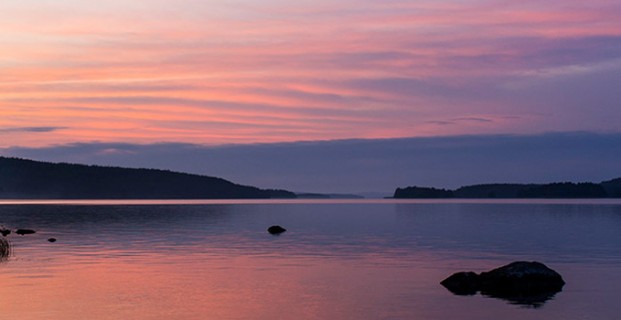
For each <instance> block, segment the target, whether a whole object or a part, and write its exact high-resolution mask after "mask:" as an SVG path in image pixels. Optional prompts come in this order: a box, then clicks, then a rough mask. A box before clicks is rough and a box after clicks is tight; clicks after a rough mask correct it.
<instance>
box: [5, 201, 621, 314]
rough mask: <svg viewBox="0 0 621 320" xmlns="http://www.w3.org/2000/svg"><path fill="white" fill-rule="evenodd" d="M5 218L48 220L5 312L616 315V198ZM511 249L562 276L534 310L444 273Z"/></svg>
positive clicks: (187, 207) (114, 206) (14, 209)
mask: <svg viewBox="0 0 621 320" xmlns="http://www.w3.org/2000/svg"><path fill="white" fill-rule="evenodd" d="M274 224H279V225H282V226H284V227H285V228H287V229H288V231H287V232H286V233H284V234H282V235H280V236H272V235H269V234H268V233H267V232H266V228H267V227H268V226H270V225H274ZM0 225H4V226H6V227H10V228H13V229H14V228H32V229H36V230H37V233H36V234H34V235H26V236H17V235H15V234H11V235H10V236H9V237H8V239H9V240H10V241H11V244H12V249H13V251H12V255H11V256H10V258H9V259H8V260H4V261H1V262H0V310H1V312H2V316H3V318H6V319H9V318H11V319H22V320H23V319H336V320H338V319H520V320H522V319H564V320H571V319H580V320H584V319H599V320H601V319H619V318H620V317H621V303H619V295H618V293H619V291H620V290H621V201H610V200H609V201H596V200H585V201H580V200H567V201H562V200H558V201H554V200H547V201H536V202H535V201H530V202H529V201H391V200H377V201H360V200H358V201H356V200H353V201H193V202H183V201H174V202H166V201H163V202H144V201H137V202H131V201H130V202H127V201H126V202H116V203H115V202H106V201H99V202H89V201H83V202H73V203H67V202H58V203H53V202H41V203H37V204H33V203H31V202H21V203H20V202H10V201H4V202H0ZM50 237H54V238H57V239H58V241H57V242H56V243H49V242H47V239H48V238H50ZM516 260H528V261H532V260H536V261H541V262H543V263H545V264H546V265H548V266H549V267H551V268H552V269H555V270H556V271H558V272H559V273H560V274H562V275H563V277H564V279H565V281H566V282H567V284H566V285H565V287H564V288H563V291H562V292H559V293H557V294H556V295H555V296H554V297H553V299H551V300H548V301H547V302H545V303H544V304H542V305H539V306H538V307H533V306H529V305H519V304H514V303H511V302H510V301H505V300H502V299H497V298H491V297H485V296H481V295H480V294H477V295H474V296H456V295H453V294H452V293H450V292H449V291H447V290H446V289H445V288H444V287H442V286H441V285H440V284H439V282H440V281H441V280H443V279H444V278H446V277H447V276H449V275H451V274H452V273H454V272H457V271H465V270H473V271H476V272H480V271H485V270H489V269H492V268H495V267H499V266H501V265H504V264H507V263H509V262H512V261H516Z"/></svg>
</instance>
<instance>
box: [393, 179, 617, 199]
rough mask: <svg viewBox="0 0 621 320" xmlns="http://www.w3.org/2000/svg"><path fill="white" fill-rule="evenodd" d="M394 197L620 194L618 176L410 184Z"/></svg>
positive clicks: (537, 196) (576, 196)
mask: <svg viewBox="0 0 621 320" xmlns="http://www.w3.org/2000/svg"><path fill="white" fill-rule="evenodd" d="M394 198H397V199H440V198H442V199H448V198H500V199H513V198H542V199H543V198H549V199H552V198H565V199H570V198H576V199H578V198H621V178H617V179H613V180H608V181H603V182H600V183H591V182H582V183H573V182H556V183H548V184H509V183H498V184H479V185H472V186H464V187H461V188H458V189H455V190H450V189H437V188H429V187H418V186H411V187H406V188H397V190H395V193H394Z"/></svg>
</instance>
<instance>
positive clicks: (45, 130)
mask: <svg viewBox="0 0 621 320" xmlns="http://www.w3.org/2000/svg"><path fill="white" fill-rule="evenodd" d="M64 129H67V127H12V128H0V132H5V133H9V132H11V133H14V132H31V133H49V132H54V131H58V130H64Z"/></svg>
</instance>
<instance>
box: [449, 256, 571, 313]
mask: <svg viewBox="0 0 621 320" xmlns="http://www.w3.org/2000/svg"><path fill="white" fill-rule="evenodd" d="M440 284H442V285H443V286H444V287H445V288H447V289H448V290H449V291H451V292H452V293H454V294H457V295H473V294H476V293H477V292H481V294H483V295H486V296H490V297H495V298H501V299H505V300H508V301H510V302H512V303H517V304H528V305H534V306H537V305H540V304H543V303H544V302H545V301H547V300H549V299H550V298H552V297H553V296H554V295H555V294H556V293H558V292H560V291H561V290H562V289H563V286H564V285H565V281H564V280H563V278H562V277H561V275H560V274H558V273H557V272H556V271H554V270H552V269H550V268H548V267H547V266H546V265H544V264H543V263H540V262H526V261H517V262H513V263H510V264H508V265H506V266H503V267H500V268H496V269H493V270H491V271H488V272H482V273H480V274H476V273H474V272H458V273H455V274H453V275H451V276H450V277H448V278H446V279H444V280H443V281H442V282H441V283H440Z"/></svg>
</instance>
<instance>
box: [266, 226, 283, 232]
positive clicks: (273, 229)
mask: <svg viewBox="0 0 621 320" xmlns="http://www.w3.org/2000/svg"><path fill="white" fill-rule="evenodd" d="M285 231H287V229H285V228H283V227H281V226H271V227H269V228H267V232H269V233H270V234H281V233H283V232H285Z"/></svg>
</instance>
